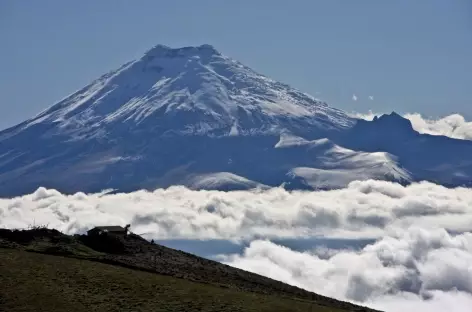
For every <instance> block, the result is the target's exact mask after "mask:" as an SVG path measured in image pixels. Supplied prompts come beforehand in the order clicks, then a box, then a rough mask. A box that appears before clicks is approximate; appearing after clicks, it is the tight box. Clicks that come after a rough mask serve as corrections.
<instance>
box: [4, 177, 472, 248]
mask: <svg viewBox="0 0 472 312" xmlns="http://www.w3.org/2000/svg"><path fill="white" fill-rule="evenodd" d="M32 223H36V224H49V226H52V227H54V228H57V229H60V230H61V231H64V232H66V233H70V234H74V233H80V232H85V231H86V230H87V229H88V228H90V227H91V226H94V225H97V224H102V225H107V224H127V223H130V224H131V225H132V227H133V228H134V229H135V232H136V233H147V235H148V236H149V237H153V238H159V239H164V238H198V239H253V238H257V237H269V238H274V237H275V238H277V237H279V238H280V237H285V238H286V237H313V236H321V235H322V236H324V237H341V238H378V237H383V236H384V235H387V234H388V233H390V230H391V228H406V227H408V226H410V225H412V224H415V225H421V226H423V227H426V228H428V227H438V226H439V227H442V228H445V229H448V230H450V231H454V232H464V231H469V230H470V228H471V226H472V190H471V189H467V188H455V189H448V188H445V187H442V186H439V185H435V184H432V183H428V182H422V183H414V184H411V185H409V186H401V185H399V184H395V183H391V182H386V181H374V180H368V181H362V182H360V181H355V182H352V183H350V184H349V186H348V187H347V188H344V189H340V190H331V191H319V192H301V191H294V192H289V191H286V190H284V189H282V188H273V189H270V190H263V191H262V190H254V191H238V192H220V191H192V190H189V189H186V188H184V187H171V188H168V189H158V190H156V191H154V192H147V191H138V192H133V193H128V194H114V195H103V194H90V195H86V194H83V193H77V194H74V195H64V194H61V193H59V192H57V191H55V190H47V189H44V188H40V189H38V190H37V191H36V192H35V193H33V194H30V195H25V196H22V197H17V198H13V199H1V200H0V226H1V227H10V228H24V227H28V225H31V224H32Z"/></svg>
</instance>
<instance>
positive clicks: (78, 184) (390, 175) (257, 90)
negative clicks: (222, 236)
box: [0, 45, 472, 196]
mask: <svg viewBox="0 0 472 312" xmlns="http://www.w3.org/2000/svg"><path fill="white" fill-rule="evenodd" d="M392 116H393V115H392ZM398 117H399V116H398ZM410 128H411V125H409V122H408V121H406V122H405V121H402V118H401V117H399V118H396V117H395V118H391V117H384V118H380V119H378V120H377V119H376V120H374V121H372V122H366V121H358V120H356V119H354V118H351V117H349V116H348V115H347V114H346V113H344V112H343V111H341V110H338V109H334V108H331V107H329V106H328V105H327V104H326V103H323V102H321V101H318V100H316V99H314V98H313V97H311V96H309V95H307V94H305V93H303V92H300V91H298V90H296V89H294V88H291V87H290V86H288V85H286V84H283V83H279V82H276V81H274V80H272V79H270V78H267V77H265V76H263V75H261V74H258V73H256V72H254V71H253V70H252V69H250V68H248V67H246V66H244V65H242V64H241V63H239V62H237V61H235V60H233V59H231V58H229V57H227V56H224V55H222V54H221V53H219V52H218V51H216V49H215V48H213V47H212V46H209V45H202V46H199V47H185V48H179V49H172V48H169V47H166V46H162V45H158V46H155V47H154V48H152V49H150V50H149V51H147V52H146V53H145V54H144V55H143V56H142V57H141V58H139V59H138V60H135V61H132V62H129V63H126V64H125V65H123V66H122V67H120V68H119V69H117V70H115V71H112V72H110V73H108V74H105V75H103V76H102V77H100V78H99V79H97V80H95V81H93V82H92V83H90V84H89V85H88V86H86V87H85V88H83V89H81V90H79V91H77V92H75V93H74V94H72V95H70V96H68V97H66V98H65V99H63V100H61V101H60V102H58V103H57V104H55V105H53V106H52V107H50V108H49V109H47V110H45V111H44V112H42V113H40V114H39V115H37V116H36V117H34V118H31V119H29V120H26V121H25V122H23V123H21V124H19V125H17V126H14V127H12V128H10V129H6V130H4V131H2V132H0V196H16V195H21V194H25V193H30V192H33V191H34V190H36V189H37V188H38V187H39V186H44V187H48V188H56V189H58V190H60V191H62V192H68V193H72V192H77V191H83V192H99V191H101V190H104V189H114V190H118V191H132V190H137V189H142V188H145V189H155V188H158V187H168V186H170V185H175V184H181V185H186V186H188V187H191V188H196V189H201V188H204V189H208V188H209V189H221V190H234V189H248V188H254V187H262V188H265V187H271V186H279V185H282V184H283V185H285V186H286V187H288V188H293V189H317V188H322V189H324V188H333V187H343V186H345V185H346V184H347V183H349V182H350V181H353V180H355V179H382V180H390V181H396V182H400V183H409V182H411V181H415V180H422V179H429V180H433V181H436V182H439V183H444V184H447V185H462V184H464V183H469V182H470V181H472V178H471V176H472V165H471V163H470V160H468V158H467V157H466V156H465V154H464V153H463V152H464V151H472V144H471V142H470V141H462V142H460V143H458V142H456V141H458V140H453V139H450V140H449V139H447V140H446V139H444V138H440V137H439V138H431V136H425V135H420V134H418V133H417V132H415V131H413V129H412V128H411V129H410ZM322 139H326V140H324V141H323V140H322ZM320 140H321V141H320ZM433 141H434V142H437V143H438V144H439V143H440V144H442V143H443V142H445V143H444V144H446V145H447V146H450V147H451V148H448V149H442V148H441V147H440V146H439V145H437V143H432V142H433ZM290 142H291V143H290ZM294 142H295V143H294ZM297 142H298V143H297ZM320 142H325V144H320ZM417 146H423V147H425V146H427V151H428V152H424V153H423V152H420V151H419V150H418V148H417ZM430 155H440V156H438V157H435V158H433V159H432V160H428V161H425V160H423V159H419V158H418V157H429V156H430ZM430 158H431V157H430ZM451 172H452V173H451Z"/></svg>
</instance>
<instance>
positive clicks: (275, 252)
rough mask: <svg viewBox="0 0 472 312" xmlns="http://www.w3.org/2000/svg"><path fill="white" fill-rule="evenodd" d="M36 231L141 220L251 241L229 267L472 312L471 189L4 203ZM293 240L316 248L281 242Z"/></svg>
mask: <svg viewBox="0 0 472 312" xmlns="http://www.w3.org/2000/svg"><path fill="white" fill-rule="evenodd" d="M33 223H35V224H37V225H39V224H43V225H46V224H47V225H49V226H50V227H54V228H57V229H59V230H61V231H64V232H66V233H70V234H72V233H77V232H84V231H86V230H87V229H88V228H90V227H93V226H95V225H106V224H122V225H124V224H127V223H131V225H132V230H133V231H134V232H135V233H138V234H141V233H146V235H145V237H147V238H151V237H152V238H154V239H167V238H184V239H191V240H192V239H225V240H233V239H244V240H245V241H247V242H250V244H249V246H248V247H247V248H246V249H245V250H244V253H242V254H240V255H226V256H224V259H225V261H226V262H228V263H230V264H231V265H234V266H237V267H241V268H244V269H248V270H252V271H255V272H258V273H261V274H264V275H268V276H271V277H273V278H276V279H279V280H282V281H285V282H288V283H291V284H294V285H298V286H301V287H304V288H307V289H310V290H314V291H317V292H320V293H323V294H326V295H330V296H335V297H338V298H340V299H349V300H356V301H362V302H363V303H364V304H367V305H369V306H373V307H377V308H382V309H385V310H386V311H393V312H395V311H401V312H407V311H415V312H418V311H434V312H435V311H442V309H444V307H448V310H450V311H460V312H462V311H466V309H470V306H471V304H472V297H471V293H472V234H471V233H469V232H470V231H471V224H472V189H468V188H454V189H448V188H445V187H442V186H439V185H435V184H432V183H428V182H422V183H414V184H411V185H409V186H402V185H399V184H395V183H390V182H385V181H373V180H369V181H356V182H352V183H350V184H349V186H348V187H346V188H344V189H340V190H331V191H317V192H301V191H293V192H289V191H286V190H284V189H282V188H273V189H270V190H254V191H237V192H218V191H192V190H188V189H186V188H184V187H171V188H168V189H159V190H156V191H154V192H146V191H138V192H133V193H128V194H113V195H103V194H84V193H77V194H74V195H64V194H61V193H59V192H57V191H55V190H47V189H44V188H40V189H38V190H37V191H36V192H35V193H33V194H29V195H25V196H22V197H16V198H12V199H0V227H9V228H25V227H28V225H30V224H33ZM446 230H447V231H448V232H450V233H457V234H456V235H452V234H448V232H447V231H446ZM303 238H309V239H319V238H338V239H341V240H348V239H354V241H352V243H351V244H352V246H350V247H351V248H350V250H342V249H341V250H339V248H338V247H337V248H338V249H337V250H335V249H333V247H335V246H330V245H329V244H328V243H327V244H328V245H327V246H324V247H323V246H319V244H320V243H319V242H318V243H316V244H318V245H314V244H315V243H314V241H315V240H313V241H310V240H306V239H305V240H304V239H303ZM360 238H372V239H374V241H375V242H374V243H372V244H370V245H367V246H365V247H362V246H364V245H365V243H363V244H361V245H359V244H356V243H355V242H360V240H358V239H360ZM283 239H291V240H292V242H293V241H295V242H297V243H296V244H298V246H301V245H302V243H303V246H304V247H303V248H301V249H300V248H299V249H297V250H300V251H295V250H292V249H289V248H287V247H283V246H280V245H277V244H275V243H274V241H278V242H279V244H285V243H283V242H282V241H283ZM310 242H313V243H310ZM309 244H313V245H312V246H311V247H307V246H309ZM288 245H289V244H287V246H288ZM359 246H360V247H359ZM293 248H295V247H293ZM236 250H237V249H236ZM303 250H308V251H305V252H301V251H303ZM206 253H207V254H208V251H206ZM215 253H216V252H215Z"/></svg>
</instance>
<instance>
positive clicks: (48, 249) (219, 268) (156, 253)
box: [0, 228, 371, 311]
mask: <svg viewBox="0 0 472 312" xmlns="http://www.w3.org/2000/svg"><path fill="white" fill-rule="evenodd" d="M0 247H4V249H0V257H2V260H1V262H2V263H5V257H6V260H7V262H8V261H12V260H11V257H14V258H15V259H17V260H15V261H17V262H18V261H19V260H18V259H20V258H23V257H27V258H31V257H39V255H38V256H34V255H32V254H31V253H27V252H25V251H30V252H36V253H44V254H49V255H60V256H66V257H71V258H78V259H81V261H82V262H81V263H84V264H81V265H85V266H87V267H96V268H98V267H102V265H103V264H93V262H101V263H104V264H113V265H115V266H116V265H118V266H121V267H126V268H127V269H134V270H140V271H146V272H152V273H158V274H159V275H160V276H169V277H173V278H179V279H184V280H187V281H191V282H197V283H199V285H204V284H205V285H207V286H205V287H215V286H216V287H217V289H219V290H224V289H226V291H229V292H232V293H238V294H243V293H244V294H247V293H253V294H254V296H256V295H257V296H258V295H267V296H276V297H277V298H286V299H287V300H288V299H296V300H298V301H300V300H301V301H303V302H305V301H308V302H311V303H312V304H316V306H317V307H326V308H330V309H331V308H336V309H340V310H341V311H342V310H345V311H371V310H370V309H367V308H365V307H359V306H355V305H352V304H350V303H346V302H342V301H337V300H334V299H332V298H328V297H324V296H321V295H317V294H315V293H311V292H308V291H305V290H302V289H300V288H297V287H294V286H290V285H287V284H284V283H282V282H278V281H275V280H272V279H269V278H266V277H263V276H260V275H257V274H253V273H250V272H246V271H243V270H239V269H236V268H233V267H230V266H227V265H224V264H221V263H219V262H216V261H211V260H207V259H204V258H200V257H197V256H195V255H192V254H188V253H185V252H182V251H178V250H174V249H170V248H167V247H164V246H161V245H157V244H151V243H150V242H148V241H146V240H144V239H143V238H141V237H140V236H138V235H135V234H129V235H127V236H119V235H112V234H102V235H97V236H93V237H90V236H87V235H80V236H79V235H76V236H68V235H64V234H62V233H60V232H58V231H56V230H49V229H45V228H42V229H32V230H27V231H11V230H4V229H0ZM11 249H14V250H16V251H15V252H13V251H11ZM8 250H10V251H8ZM20 250H21V252H19V251H20ZM8 259H10V260H8ZM38 259H45V261H46V258H38ZM47 259H49V258H47ZM57 259H63V258H62V257H57ZM83 260H87V261H85V262H83ZM28 261H29V260H28ZM47 261H54V260H47ZM57 261H59V260H57ZM61 261H66V260H61ZM67 261H72V260H67ZM91 261H92V262H91ZM85 263H86V264H85ZM25 265H26V264H25ZM64 269H66V268H64ZM2 270H3V272H2ZM5 270H7V271H8V266H5V265H3V266H0V276H2V275H4V274H5V272H4V271H5ZM69 273H70V272H69ZM69 273H67V274H69ZM64 274H66V273H64ZM140 274H144V273H140ZM7 275H8V274H7ZM69 275H70V274H69ZM162 278H163V277H162ZM192 285H193V284H192ZM201 287H204V286H201ZM276 297H274V298H276ZM280 300H281V299H280ZM284 300H285V299H284ZM240 311H243V310H240ZM287 311H289V310H287ZM294 311H297V310H294ZM314 311H318V310H314ZM320 311H322V310H320ZM327 311H330V310H327ZM333 311H334V310H333Z"/></svg>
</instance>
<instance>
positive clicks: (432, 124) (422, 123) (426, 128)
mask: <svg viewBox="0 0 472 312" xmlns="http://www.w3.org/2000/svg"><path fill="white" fill-rule="evenodd" d="M380 115H382V114H380V113H373V112H372V111H369V112H368V113H367V114H360V113H355V114H353V116H354V117H357V118H362V119H366V120H372V119H374V117H375V116H380ZM403 117H405V118H407V119H409V120H410V121H411V124H412V125H413V128H414V129H415V130H416V131H418V132H420V133H426V134H432V135H444V136H448V137H451V138H455V139H463V140H472V122H470V121H466V120H465V118H464V117H463V116H461V115H459V114H453V115H449V116H446V117H443V118H440V119H428V118H424V117H423V116H422V115H421V114H418V113H412V114H411V113H408V114H405V115H403Z"/></svg>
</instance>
